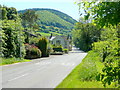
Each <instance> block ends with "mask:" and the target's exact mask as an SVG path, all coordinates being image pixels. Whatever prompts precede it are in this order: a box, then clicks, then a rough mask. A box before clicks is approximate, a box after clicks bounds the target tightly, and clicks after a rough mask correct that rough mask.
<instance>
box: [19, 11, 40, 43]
mask: <svg viewBox="0 0 120 90" xmlns="http://www.w3.org/2000/svg"><path fill="white" fill-rule="evenodd" d="M19 16H20V18H21V19H22V25H23V27H24V28H25V36H26V39H25V42H26V43H29V41H30V35H29V33H33V32H34V33H35V31H36V30H37V29H39V27H38V25H37V22H36V21H37V19H38V15H37V14H35V11H33V10H27V11H26V12H24V13H23V14H22V13H20V15H19Z"/></svg>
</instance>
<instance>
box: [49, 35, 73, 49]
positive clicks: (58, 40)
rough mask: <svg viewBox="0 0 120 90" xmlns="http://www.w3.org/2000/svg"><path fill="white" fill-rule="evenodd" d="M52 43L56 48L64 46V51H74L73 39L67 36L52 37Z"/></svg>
mask: <svg viewBox="0 0 120 90" xmlns="http://www.w3.org/2000/svg"><path fill="white" fill-rule="evenodd" d="M49 40H50V43H51V44H52V45H55V46H60V45H61V46H62V47H63V48H64V49H65V48H66V49H69V50H72V38H71V37H66V36H51V37H50V39H49Z"/></svg>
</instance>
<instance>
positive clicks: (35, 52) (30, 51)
mask: <svg viewBox="0 0 120 90" xmlns="http://www.w3.org/2000/svg"><path fill="white" fill-rule="evenodd" d="M25 49H26V56H25V58H26V59H34V58H40V57H41V51H40V50H39V49H38V47H36V46H35V45H29V44H25Z"/></svg>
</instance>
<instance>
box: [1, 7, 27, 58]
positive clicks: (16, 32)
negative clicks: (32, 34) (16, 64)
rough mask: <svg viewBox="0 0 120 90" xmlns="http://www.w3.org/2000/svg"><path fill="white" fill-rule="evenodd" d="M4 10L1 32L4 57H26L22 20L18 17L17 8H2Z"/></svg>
mask: <svg viewBox="0 0 120 90" xmlns="http://www.w3.org/2000/svg"><path fill="white" fill-rule="evenodd" d="M0 8H1V9H2V10H3V12H2V13H3V16H2V20H0V22H1V23H2V26H0V28H2V31H1V37H2V38H1V41H2V43H1V53H2V55H1V56H2V57H6V58H7V57H16V58H18V57H20V58H23V57H24V56H25V49H24V44H23V42H24V36H23V28H22V25H21V20H20V18H19V17H18V15H17V11H16V9H15V8H8V7H5V6H4V7H0Z"/></svg>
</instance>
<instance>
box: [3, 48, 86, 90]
mask: <svg viewBox="0 0 120 90" xmlns="http://www.w3.org/2000/svg"><path fill="white" fill-rule="evenodd" d="M86 55H87V53H84V52H82V51H79V50H77V49H76V48H73V51H71V52H69V54H64V55H51V56H50V57H48V58H40V59H35V60H33V61H31V62H23V63H16V64H11V65H5V66H2V88H55V87H56V86H57V85H58V84H59V83H60V82H62V80H63V79H64V78H65V77H66V76H67V75H68V74H69V73H70V72H71V71H72V70H73V69H74V68H75V67H76V66H77V65H78V64H79V63H80V62H81V61H82V59H83V58H84V57H85V56H86Z"/></svg>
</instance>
